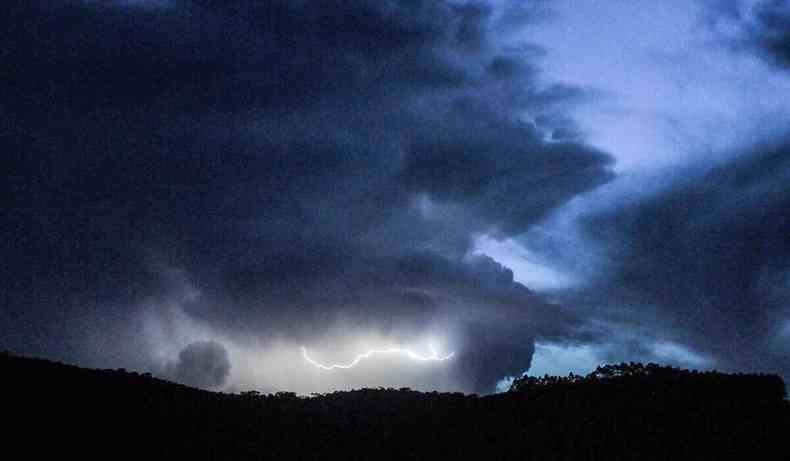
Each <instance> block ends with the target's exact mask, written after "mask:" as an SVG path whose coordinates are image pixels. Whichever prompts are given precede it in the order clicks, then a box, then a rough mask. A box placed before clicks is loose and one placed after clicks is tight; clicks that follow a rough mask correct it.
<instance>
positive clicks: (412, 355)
mask: <svg viewBox="0 0 790 461" xmlns="http://www.w3.org/2000/svg"><path fill="white" fill-rule="evenodd" d="M429 347H430V349H431V353H430V355H422V354H418V353H416V352H414V351H412V350H411V349H405V348H401V347H392V348H389V349H371V350H369V351H367V352H365V353H362V354H359V355H358V356H356V357H355V358H354V360H352V361H351V362H349V363H346V364H341V363H333V364H331V365H325V364H323V363H320V362H318V361H316V360H313V359H312V358H310V356H309V355H308V354H307V348H305V347H304V346H302V357H304V359H305V360H306V361H307V362H308V363H310V364H311V365H314V366H315V367H317V368H320V369H322V370H338V369H340V370H347V369H349V368H353V367H355V366H356V365H358V364H359V362H361V361H362V360H363V359H369V358H372V357H374V356H376V355H403V356H405V357H408V358H409V359H411V360H414V361H417V362H444V361H447V360H450V359H451V358H452V357H453V355H455V352H450V353H449V354H447V355H439V354H438V353H437V352H436V349H434V348H433V346H432V345H429Z"/></svg>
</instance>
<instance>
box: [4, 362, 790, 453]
mask: <svg viewBox="0 0 790 461" xmlns="http://www.w3.org/2000/svg"><path fill="white" fill-rule="evenodd" d="M0 376H2V377H3V383H4V385H3V391H2V393H1V394H0V395H2V401H1V402H0V403H1V404H2V408H4V409H5V410H6V411H5V416H6V418H5V419H6V420H7V421H9V422H10V426H11V431H10V433H9V432H8V430H6V431H5V434H4V435H5V436H6V437H4V438H5V440H6V443H5V444H4V445H5V447H4V448H5V451H6V452H8V453H11V452H12V451H10V450H17V449H21V450H23V451H21V452H20V453H24V454H25V458H30V459H37V458H38V457H40V456H42V455H45V454H56V455H58V457H59V458H66V459H71V458H74V457H78V458H83V459H84V458H90V459H92V458H97V457H102V458H116V457H124V458H126V457H137V458H140V459H165V458H168V459H181V458H186V459H223V460H224V459H234V460H235V459H327V460H329V459H358V460H389V459H414V460H418V459H419V460H433V459H453V460H458V459H481V460H492V459H535V460H555V459H556V460H599V459H600V460H617V459H633V460H692V459H694V460H698V459H710V460H722V459H747V458H754V457H769V456H770V459H787V458H788V456H790V454H788V449H787V445H786V438H787V434H789V433H790V431H788V429H790V403H788V402H787V401H786V400H785V396H786V392H785V386H784V383H783V381H782V379H781V378H779V377H778V376H774V375H732V374H723V373H717V372H692V371H688V370H679V369H676V368H670V367H661V366H658V365H654V364H648V365H642V364H634V363H631V364H619V365H607V366H603V367H599V368H598V369H597V370H596V371H594V372H593V373H591V374H589V375H587V376H583V377H582V376H574V375H570V376H567V377H550V376H545V377H543V378H534V377H524V378H521V379H518V380H516V381H515V382H514V383H513V386H512V388H511V390H510V391H509V392H505V393H502V394H497V395H490V396H483V397H480V396H477V395H464V394H460V393H439V392H430V393H423V392H417V391H413V390H410V389H397V390H396V389H383V388H380V389H361V390H355V391H346V392H333V393H329V394H315V395H313V396H312V397H309V398H308V397H300V396H297V395H296V394H293V393H287V392H281V393H277V394H272V395H263V394H260V393H258V392H255V391H250V392H244V393H241V394H226V393H216V392H208V391H202V390H198V389H194V388H190V387H187V386H183V385H180V384H175V383H171V382H168V381H164V380H161V379H157V378H155V377H152V376H150V375H148V374H138V373H129V372H126V371H124V370H91V369H84V368H78V367H75V366H69V365H64V364H59V363H54V362H49V361H45V360H40V359H29V358H21V357H15V356H12V355H9V354H0ZM9 410H10V411H9ZM777 453H778V457H777Z"/></svg>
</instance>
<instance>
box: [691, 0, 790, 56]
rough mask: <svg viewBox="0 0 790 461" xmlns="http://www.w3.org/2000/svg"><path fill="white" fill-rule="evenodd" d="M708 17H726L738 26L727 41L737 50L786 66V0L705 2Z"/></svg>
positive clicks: (789, 12) (789, 39)
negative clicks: (709, 12) (743, 2)
mask: <svg viewBox="0 0 790 461" xmlns="http://www.w3.org/2000/svg"><path fill="white" fill-rule="evenodd" d="M706 3H707V4H708V5H709V7H710V9H711V11H712V12H713V14H712V18H711V19H712V21H714V22H715V21H717V20H718V19H719V18H726V19H727V20H729V21H731V22H732V23H733V24H734V25H735V26H736V27H737V29H738V34H737V35H736V36H730V37H729V41H730V44H731V45H733V46H734V47H735V48H736V49H738V50H746V51H748V52H755V53H757V54H758V55H759V56H760V57H761V58H763V59H765V60H766V61H767V62H768V63H770V64H771V65H774V66H776V67H778V68H780V69H787V68H788V67H790V2H787V0H759V1H757V2H755V3H754V4H749V3H747V4H745V5H741V4H740V3H739V2H738V1H727V2H721V1H716V2H706Z"/></svg>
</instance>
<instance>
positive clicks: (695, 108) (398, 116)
mask: <svg viewBox="0 0 790 461" xmlns="http://www.w3.org/2000/svg"><path fill="white" fill-rule="evenodd" d="M6 3H7V6H4V10H6V12H7V14H4V15H3V16H2V18H0V43H2V47H0V50H2V51H0V53H1V54H0V56H2V61H3V63H4V64H3V70H2V76H3V78H2V79H0V116H1V117H0V120H2V121H0V148H2V150H3V152H4V153H5V155H3V156H2V159H1V160H0V162H2V163H1V166H2V169H3V171H4V172H5V180H4V181H3V184H2V187H3V188H4V191H3V193H2V197H3V199H2V202H3V206H2V210H3V212H2V213H0V229H2V240H0V242H1V243H0V257H1V258H2V261H3V264H2V265H0V268H1V269H0V270H2V272H0V349H4V350H8V351H10V352H13V353H17V354H23V355H29V356H36V357H45V358H49V359H53V360H60V361H65V362H68V363H74V364H78V365H82V366H87V367H100V368H126V369H129V370H138V371H143V372H151V373H153V374H155V375H157V376H161V377H164V378H167V379H171V380H174V381H178V382H183V383H186V384H190V385H193V386H197V387H201V388H206V389H213V390H223V391H229V392H235V391H243V390H249V389H257V390H260V391H263V392H275V391H283V390H285V391H294V392H299V393H305V394H307V393H313V392H328V391H332V390H337V389H350V388H359V387H411V388H414V389H420V390H442V391H461V392H475V393H481V394H482V393H489V392H494V391H496V390H503V389H506V388H507V385H508V383H509V382H511V381H512V379H513V378H514V377H518V376H521V375H522V374H524V373H527V374H531V375H543V374H561V375H562V374H567V373H569V372H573V373H577V374H584V373H588V372H590V371H592V370H593V369H594V368H595V367H596V366H597V365H600V364H603V363H612V362H621V361H641V362H658V363H662V364H669V365H673V366H680V367H684V368H693V369H717V370H722V371H744V372H772V373H778V374H780V375H781V376H783V377H784V378H785V380H786V381H790V3H789V2H787V1H782V0H751V1H746V0H732V1H712V0H710V1H709V0H696V1H688V0H684V1H681V0H668V1H662V2H651V1H646V0H628V1H626V0H609V1H603V0H574V1H570V0H554V1H552V0H480V1H467V0H342V1H341V0H298V1H294V0H287V1H286V0H269V1H265V2H261V1H255V0H46V1H45V0H9V1H7V2H6ZM387 350H389V351H390V352H387V353H381V351H387ZM370 351H379V352H378V353H372V354H370V353H369V352H370ZM393 351H394V352H393ZM305 352H306V353H307V354H309V356H306V354H305ZM401 352H402V353H401ZM366 353H368V354H366ZM308 357H309V359H310V360H308ZM360 357H361V358H360ZM356 358H360V360H358V361H356V362H355V359H356ZM445 358H446V360H445ZM316 363H320V364H323V365H326V366H327V367H329V368H331V366H330V365H332V364H350V363H355V365H354V366H353V367H351V368H332V369H329V370H327V369H324V368H322V367H320V366H316V365H315V364H316Z"/></svg>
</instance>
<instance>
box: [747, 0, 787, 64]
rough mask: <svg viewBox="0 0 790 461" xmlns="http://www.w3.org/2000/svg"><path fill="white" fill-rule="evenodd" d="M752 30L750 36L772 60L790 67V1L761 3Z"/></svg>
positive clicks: (772, 0)
mask: <svg viewBox="0 0 790 461" xmlns="http://www.w3.org/2000/svg"><path fill="white" fill-rule="evenodd" d="M750 32H751V37H750V38H751V39H752V40H753V41H754V43H755V44H756V45H758V46H759V47H760V48H762V49H763V50H764V51H765V53H766V56H767V57H768V58H769V59H770V60H771V61H772V62H774V63H775V64H776V65H778V66H780V67H783V68H788V67H790V3H788V2H787V1H786V0H770V1H765V2H763V3H761V4H760V5H759V6H758V7H757V11H756V23H755V25H754V26H753V28H752V29H751V30H750Z"/></svg>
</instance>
